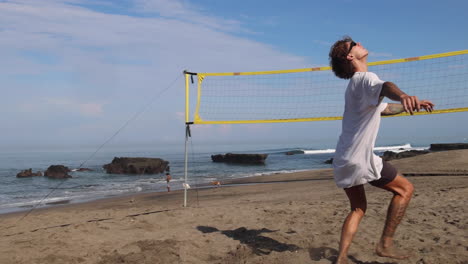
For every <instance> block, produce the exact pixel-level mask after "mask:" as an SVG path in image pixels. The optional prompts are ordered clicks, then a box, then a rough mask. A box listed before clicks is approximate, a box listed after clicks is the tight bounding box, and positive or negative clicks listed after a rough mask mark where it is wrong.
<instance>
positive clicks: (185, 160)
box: [184, 124, 190, 207]
mask: <svg viewBox="0 0 468 264" xmlns="http://www.w3.org/2000/svg"><path fill="white" fill-rule="evenodd" d="M189 130H190V125H189V124H186V125H185V154H184V207H187V187H188V185H187V184H188V183H187V164H188V154H187V143H188V137H189V132H188V131H189Z"/></svg>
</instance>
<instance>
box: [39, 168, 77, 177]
mask: <svg viewBox="0 0 468 264" xmlns="http://www.w3.org/2000/svg"><path fill="white" fill-rule="evenodd" d="M69 172H70V169H69V168H68V167H65V166H63V165H51V166H49V168H47V170H46V171H45V173H44V176H46V177H48V178H51V179H67V178H71V177H72V176H70V175H68V173H69Z"/></svg>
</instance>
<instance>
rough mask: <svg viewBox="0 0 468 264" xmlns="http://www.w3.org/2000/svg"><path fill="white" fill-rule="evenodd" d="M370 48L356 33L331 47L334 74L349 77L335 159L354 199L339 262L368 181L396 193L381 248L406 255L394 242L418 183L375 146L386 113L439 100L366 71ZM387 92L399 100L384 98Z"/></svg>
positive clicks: (339, 181)
mask: <svg viewBox="0 0 468 264" xmlns="http://www.w3.org/2000/svg"><path fill="white" fill-rule="evenodd" d="M367 55H368V51H367V50H366V49H365V48H364V47H363V46H362V45H361V44H360V43H359V42H358V43H356V42H354V41H353V40H352V39H351V38H348V37H346V38H344V39H342V40H339V41H337V42H335V44H333V46H332V47H331V49H330V54H329V58H330V65H331V67H332V70H333V72H334V73H335V75H336V76H337V77H339V78H342V79H349V80H350V81H349V84H348V87H347V89H346V92H345V110H344V114H343V121H342V133H341V136H340V138H339V141H338V144H337V146H336V152H335V157H334V159H333V168H334V178H335V182H336V185H337V186H338V187H340V188H344V191H345V192H346V195H347V196H348V199H349V201H350V203H351V212H350V213H349V214H348V216H347V217H346V219H345V221H344V224H343V228H342V231H341V240H340V248H339V255H338V259H337V261H336V263H339V264H342V263H348V262H347V260H348V256H347V255H348V249H349V247H350V245H351V242H352V240H353V237H354V235H355V233H356V232H357V229H358V225H359V223H360V222H361V219H362V218H363V216H364V213H365V212H366V208H367V201H366V194H365V191H364V184H366V183H370V184H371V185H373V186H376V187H379V188H382V189H384V190H387V191H390V192H392V193H393V198H392V200H391V202H390V206H389V208H388V212H387V219H386V221H385V227H384V229H383V233H382V236H381V237H380V240H379V241H378V243H377V247H376V253H377V255H379V256H382V257H390V258H395V259H405V258H408V257H409V256H408V255H407V254H405V253H402V252H399V251H398V250H397V249H396V248H395V247H394V245H393V237H394V234H395V230H396V228H397V226H398V224H399V223H400V221H401V219H402V218H403V216H404V214H405V210H406V208H407V206H408V204H409V202H410V199H411V196H412V194H413V190H414V189H413V185H412V184H411V183H410V182H409V181H408V180H407V179H406V178H404V177H403V176H402V174H401V173H399V172H398V171H397V170H396V169H395V168H394V167H393V166H392V165H391V164H390V163H387V162H385V161H383V160H382V159H381V158H380V157H378V156H377V155H375V154H374V152H373V148H374V145H375V140H376V137H377V132H378V130H379V126H380V119H381V117H380V116H381V115H396V114H399V113H402V112H408V113H410V114H411V115H412V114H413V112H414V111H419V110H420V109H424V110H426V111H428V112H431V111H432V110H433V107H434V104H433V103H432V102H430V101H427V100H419V99H418V98H417V97H416V96H409V95H407V94H405V93H404V92H403V91H401V90H400V89H399V88H398V87H397V86H396V85H395V84H394V83H392V82H385V81H382V80H380V79H379V77H378V76H377V75H376V74H375V73H372V72H368V71H367ZM383 97H388V98H389V99H391V100H394V101H399V102H400V103H399V104H391V103H389V104H387V103H382V99H383Z"/></svg>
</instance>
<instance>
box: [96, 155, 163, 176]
mask: <svg viewBox="0 0 468 264" xmlns="http://www.w3.org/2000/svg"><path fill="white" fill-rule="evenodd" d="M103 168H104V169H105V170H106V172H107V173H109V174H158V173H163V172H164V171H166V169H167V168H169V162H168V161H165V160H163V159H158V158H128V157H121V158H117V157H115V158H114V159H113V160H112V162H111V163H109V164H106V165H104V166H103Z"/></svg>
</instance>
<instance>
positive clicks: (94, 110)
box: [18, 98, 104, 117]
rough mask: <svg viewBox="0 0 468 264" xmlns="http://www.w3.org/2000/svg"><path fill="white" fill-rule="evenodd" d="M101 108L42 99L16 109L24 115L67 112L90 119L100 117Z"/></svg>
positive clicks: (92, 104)
mask: <svg viewBox="0 0 468 264" xmlns="http://www.w3.org/2000/svg"><path fill="white" fill-rule="evenodd" d="M103 106H104V104H103V103H95V102H78V101H73V100H70V99H68V98H42V99H37V100H35V101H33V102H28V103H25V102H23V103H21V104H20V105H18V109H20V110H21V111H22V112H24V113H34V114H38V112H44V113H45V114H50V113H53V112H57V111H58V112H60V113H62V114H63V113H67V112H68V113H74V114H79V115H81V116H83V117H92V116H100V115H101V114H102V113H103Z"/></svg>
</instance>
